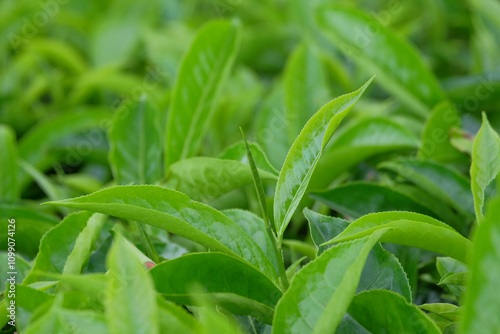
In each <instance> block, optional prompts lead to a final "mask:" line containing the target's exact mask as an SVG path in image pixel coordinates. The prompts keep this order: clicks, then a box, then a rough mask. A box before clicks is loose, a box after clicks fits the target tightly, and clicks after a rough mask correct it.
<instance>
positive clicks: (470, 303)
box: [461, 195, 500, 334]
mask: <svg viewBox="0 0 500 334" xmlns="http://www.w3.org/2000/svg"><path fill="white" fill-rule="evenodd" d="M499 240H500V196H499V195H497V196H496V197H495V198H494V199H492V200H491V202H490V203H489V205H488V210H487V212H486V217H485V219H484V220H483V222H482V223H481V225H479V227H478V228H477V230H476V231H475V234H474V237H473V246H472V248H473V249H472V257H471V259H470V260H471V261H470V262H469V267H470V280H469V283H468V285H467V290H466V291H467V293H466V298H465V303H464V304H465V313H464V318H463V322H462V331H461V333H471V334H472V333H479V332H481V333H496V332H498V329H499V328H500V318H499V317H497V314H499V313H500V298H499V297H500V293H499V290H498V275H499V268H500V267H499V266H498V263H499V261H500V242H499Z"/></svg>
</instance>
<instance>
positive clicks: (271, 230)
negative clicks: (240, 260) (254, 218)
mask: <svg viewBox="0 0 500 334" xmlns="http://www.w3.org/2000/svg"><path fill="white" fill-rule="evenodd" d="M240 131H241V136H242V137H243V142H244V143H245V149H246V151H247V158H248V163H249V165H250V170H251V171H252V177H253V184H254V186H255V190H256V192H257V198H258V201H259V206H260V210H261V211H262V218H263V219H264V223H265V224H266V231H267V234H268V235H269V238H271V242H272V244H273V247H274V254H276V262H277V263H278V270H279V273H280V278H281V287H282V288H283V290H287V289H288V286H289V283H288V277H287V276H286V270H285V263H284V262H285V261H284V259H283V249H282V247H281V242H278V240H277V233H276V227H275V226H274V224H271V222H270V221H269V217H268V216H267V206H266V197H265V193H264V185H263V184H262V179H261V178H260V176H259V171H258V170H257V166H256V165H255V161H254V159H253V156H252V151H251V150H250V146H248V142H247V139H246V138H245V134H244V133H243V129H242V128H241V127H240Z"/></svg>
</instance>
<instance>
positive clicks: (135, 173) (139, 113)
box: [108, 96, 163, 184]
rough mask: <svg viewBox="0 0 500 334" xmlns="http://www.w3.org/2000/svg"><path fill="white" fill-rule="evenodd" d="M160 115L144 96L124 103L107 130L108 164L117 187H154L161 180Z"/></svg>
mask: <svg viewBox="0 0 500 334" xmlns="http://www.w3.org/2000/svg"><path fill="white" fill-rule="evenodd" d="M160 119H161V118H160V113H159V112H158V111H157V110H156V108H155V107H154V106H153V105H152V103H151V102H150V101H149V100H148V99H147V98H146V97H145V96H143V97H142V98H141V100H140V101H129V102H126V103H125V104H124V105H123V106H122V107H121V109H120V110H119V111H118V112H117V113H116V116H115V119H114V121H113V124H112V126H111V128H110V129H109V134H108V137H109V142H110V151H109V162H110V165H111V170H112V171H113V175H114V178H115V180H116V182H117V183H118V184H130V183H135V184H153V183H155V182H156V181H158V180H159V179H160V178H161V177H162V171H163V169H162V128H161V127H160V126H159V124H160Z"/></svg>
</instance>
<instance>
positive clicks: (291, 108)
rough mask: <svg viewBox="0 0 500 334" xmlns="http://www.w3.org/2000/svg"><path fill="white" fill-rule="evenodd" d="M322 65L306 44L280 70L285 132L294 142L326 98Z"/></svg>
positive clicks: (296, 49) (297, 48)
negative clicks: (281, 74)
mask: <svg viewBox="0 0 500 334" xmlns="http://www.w3.org/2000/svg"><path fill="white" fill-rule="evenodd" d="M325 72H326V70H325V68H324V66H323V64H322V63H321V60H320V59H319V57H318V55H317V54H316V53H315V52H314V51H313V50H312V49H311V48H310V47H309V46H306V45H305V44H300V45H299V46H297V47H296V48H295V50H294V51H293V52H292V54H291V55H290V57H289V58H288V61H287V64H286V66H285V70H284V73H283V76H284V78H283V84H284V85H285V86H284V92H285V107H286V120H287V131H288V137H289V139H290V142H293V141H294V140H295V138H297V136H298V135H299V133H300V130H302V128H303V127H304V125H305V124H306V123H307V121H308V120H309V118H311V117H312V116H313V114H314V112H315V111H316V110H318V109H319V108H320V107H321V106H322V105H323V104H325V103H326V102H327V101H328V96H329V92H328V89H327V83H326V77H325Z"/></svg>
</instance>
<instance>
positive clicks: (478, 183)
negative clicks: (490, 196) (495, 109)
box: [470, 113, 500, 223]
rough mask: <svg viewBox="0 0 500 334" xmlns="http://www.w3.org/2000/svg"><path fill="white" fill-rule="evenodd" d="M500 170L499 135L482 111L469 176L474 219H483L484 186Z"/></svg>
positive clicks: (478, 220)
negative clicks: (481, 122) (481, 119)
mask: <svg viewBox="0 0 500 334" xmlns="http://www.w3.org/2000/svg"><path fill="white" fill-rule="evenodd" d="M499 172H500V137H499V136H498V134H497V133H496V132H495V130H493V129H492V128H491V126H490V123H489V122H488V118H487V117H486V114H485V113H483V124H482V125H481V128H480V129H479V132H478V133H477V135H476V139H474V146H473V149H472V165H471V168H470V178H471V186H472V196H473V197H474V209H475V211H476V220H477V222H478V223H479V222H481V221H482V220H483V219H484V215H483V204H484V195H485V190H486V187H487V186H488V185H489V184H490V183H491V181H492V180H493V179H494V178H495V177H496V176H497V175H498V173H499Z"/></svg>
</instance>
